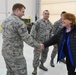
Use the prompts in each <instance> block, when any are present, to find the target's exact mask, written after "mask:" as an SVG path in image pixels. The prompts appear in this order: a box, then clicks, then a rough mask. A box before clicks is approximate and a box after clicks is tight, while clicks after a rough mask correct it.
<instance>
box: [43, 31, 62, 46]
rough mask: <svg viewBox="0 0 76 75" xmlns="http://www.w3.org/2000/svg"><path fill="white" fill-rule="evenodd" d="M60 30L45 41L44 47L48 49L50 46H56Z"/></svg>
mask: <svg viewBox="0 0 76 75" xmlns="http://www.w3.org/2000/svg"><path fill="white" fill-rule="evenodd" d="M60 32H61V30H59V31H58V32H57V33H56V34H55V35H54V36H52V37H51V38H50V39H49V40H47V41H45V42H44V43H43V44H44V47H45V48H46V47H49V46H51V45H54V44H57V43H58V40H59V39H58V36H59V35H60Z"/></svg>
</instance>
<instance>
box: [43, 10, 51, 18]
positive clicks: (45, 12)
mask: <svg viewBox="0 0 76 75" xmlns="http://www.w3.org/2000/svg"><path fill="white" fill-rule="evenodd" d="M49 15H50V14H49V12H48V11H44V12H43V18H44V19H48V18H49Z"/></svg>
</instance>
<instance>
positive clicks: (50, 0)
mask: <svg viewBox="0 0 76 75" xmlns="http://www.w3.org/2000/svg"><path fill="white" fill-rule="evenodd" d="M45 9H47V10H49V11H50V18H49V19H50V20H51V22H52V23H54V22H55V21H56V20H58V19H59V18H60V14H61V12H62V11H66V12H70V13H73V14H75V15H76V0H41V13H40V16H41V17H42V12H43V10H45Z"/></svg>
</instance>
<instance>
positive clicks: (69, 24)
mask: <svg viewBox="0 0 76 75" xmlns="http://www.w3.org/2000/svg"><path fill="white" fill-rule="evenodd" d="M71 23H72V21H70V20H68V19H65V18H63V19H62V26H63V27H68V26H71Z"/></svg>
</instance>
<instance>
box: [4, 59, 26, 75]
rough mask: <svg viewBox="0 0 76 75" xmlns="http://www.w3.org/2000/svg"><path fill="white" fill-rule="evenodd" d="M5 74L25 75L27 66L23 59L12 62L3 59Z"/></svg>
mask: <svg viewBox="0 0 76 75" xmlns="http://www.w3.org/2000/svg"><path fill="white" fill-rule="evenodd" d="M5 63H6V68H7V74H6V75H27V66H26V60H25V58H18V59H15V60H13V61H12V59H11V60H9V59H6V58H5Z"/></svg>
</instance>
